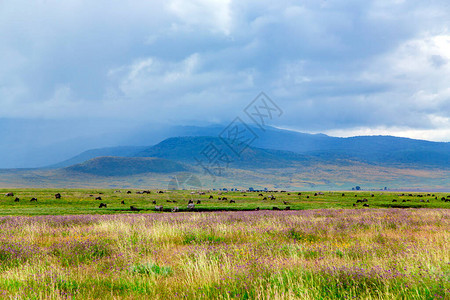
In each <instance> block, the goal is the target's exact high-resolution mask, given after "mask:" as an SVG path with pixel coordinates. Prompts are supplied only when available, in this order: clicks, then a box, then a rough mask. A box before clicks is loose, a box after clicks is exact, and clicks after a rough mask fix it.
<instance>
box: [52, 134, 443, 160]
mask: <svg viewBox="0 0 450 300" xmlns="http://www.w3.org/2000/svg"><path fill="white" fill-rule="evenodd" d="M220 129H221V128H220V127H206V128H203V131H202V128H201V127H182V128H180V129H179V130H178V132H182V133H187V134H188V133H191V134H194V135H192V136H181V137H174V138H168V139H165V140H163V141H162V142H160V143H158V144H156V145H154V146H147V147H146V146H126V147H109V148H100V149H94V150H89V151H86V152H83V153H81V154H79V155H77V156H75V157H73V158H71V159H69V160H66V161H64V162H61V163H58V164H55V165H52V166H51V167H52V168H58V167H65V166H70V165H72V164H76V163H80V162H83V161H85V160H88V159H91V158H95V157H99V156H119V157H160V158H166V159H172V160H176V161H183V162H190V163H192V162H193V161H194V157H196V156H198V155H199V154H200V153H201V151H202V150H203V149H204V148H205V147H206V146H208V145H209V144H210V143H213V144H216V145H223V144H224V142H223V141H222V140H221V139H219V138H218V137H217V135H218V134H219V133H220ZM258 130H259V129H257V128H254V131H255V132H258ZM213 132H216V133H217V134H216V135H215V136H211V135H210V136H202V135H201V134H202V133H208V134H211V133H213ZM222 148H224V149H227V147H222ZM275 150H281V151H278V152H277V151H275ZM228 153H229V151H228ZM255 156H257V157H258V158H259V159H260V160H268V161H270V160H277V161H279V162H289V161H290V160H294V161H297V160H300V161H304V162H306V161H311V160H312V161H314V160H319V161H334V160H337V159H346V160H353V161H359V162H365V163H369V164H377V165H395V166H416V167H437V168H450V143H442V142H429V141H423V140H415V139H408V138H399V137H393V136H358V137H350V138H337V137H331V136H327V135H324V134H307V133H299V132H295V131H289V130H282V129H277V128H273V127H267V129H266V131H265V132H261V131H260V130H259V132H258V138H257V139H256V140H255V141H254V142H253V143H252V144H251V145H250V148H249V151H246V152H245V153H243V157H239V158H238V159H237V161H238V162H239V163H240V164H245V165H247V162H251V161H252V159H254V157H255ZM254 167H257V166H254Z"/></svg>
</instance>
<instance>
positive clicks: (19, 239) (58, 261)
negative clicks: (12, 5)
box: [0, 208, 450, 299]
mask: <svg viewBox="0 0 450 300" xmlns="http://www.w3.org/2000/svg"><path fill="white" fill-rule="evenodd" d="M0 224H1V233H2V235H1V238H0V239H1V241H0V268H1V272H0V297H2V298H6V299H8V298H10V299H71V298H74V299H141V298H147V299H176V298H184V299H210V298H214V299H353V298H354V299H449V298H450V251H449V247H448V245H449V244H450V211H449V210H448V209H420V210H414V209H392V208H391V209H372V208H369V209H365V210H362V209H360V210H341V209H322V210H308V211H246V212H203V213H195V212H192V213H177V214H168V213H163V214H161V213H160V214H156V213H152V214H130V215H108V216H105V215H78V216H34V217H21V216H16V217H0Z"/></svg>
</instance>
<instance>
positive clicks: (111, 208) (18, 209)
mask: <svg viewBox="0 0 450 300" xmlns="http://www.w3.org/2000/svg"><path fill="white" fill-rule="evenodd" d="M114 191H115V190H112V189H1V190H0V214H1V215H70V214H124V213H125V214H126V213H136V211H132V210H131V209H130V206H134V207H136V208H137V209H139V211H138V213H151V212H155V204H153V203H152V202H153V201H156V205H162V206H163V208H164V211H166V212H169V211H171V209H172V208H174V207H178V208H179V210H180V211H181V212H182V211H188V209H187V203H188V201H189V200H192V201H193V202H194V204H195V209H194V211H221V210H228V211H239V210H255V209H256V208H260V209H262V210H272V209H273V208H274V207H277V208H279V209H280V210H284V209H286V207H289V208H290V209H291V210H305V209H321V208H333V209H339V208H350V209H363V206H362V203H356V201H357V200H361V199H367V200H368V202H367V204H369V206H370V207H371V208H450V202H444V201H442V200H441V198H442V197H444V198H446V197H447V195H448V194H445V193H409V192H408V193H402V192H380V191H378V192H359V191H358V192H355V191H352V192H344V193H345V196H342V192H323V195H317V196H314V194H315V193H316V192H302V194H301V196H299V195H298V192H284V193H281V192H278V193H270V192H269V193H262V194H263V197H267V198H269V196H270V195H272V194H273V195H274V196H275V197H276V199H275V200H263V197H261V196H259V194H260V193H259V192H218V191H211V192H205V195H200V194H198V193H196V192H195V193H194V194H191V193H193V192H191V191H165V193H163V194H159V193H157V190H152V191H151V193H150V194H136V192H137V191H138V190H131V191H132V193H131V194H127V193H126V191H127V190H122V192H121V193H115V192H114ZM7 192H14V197H6V196H5V194H6V193H7ZM56 193H61V195H62V198H61V199H55V197H54V194H56ZM372 194H373V195H374V196H373V197H372V196H371V195H372ZM401 194H404V195H403V196H399V195H401ZM90 195H92V196H90ZM210 195H213V197H214V199H209V196H210ZM409 195H411V196H409ZM418 195H422V196H423V197H418ZM428 195H429V196H428ZM432 195H434V196H432ZM16 197H19V198H20V201H19V202H14V199H15V198H16ZM33 197H35V198H37V199H38V201H37V202H30V199H31V198H33ZM96 197H101V198H102V200H95V198H96ZM218 197H221V198H223V197H226V198H227V200H225V201H224V200H218ZM435 198H437V199H435ZM393 199H396V200H397V202H393V201H392V200H393ZM198 200H200V202H201V203H200V204H196V203H197V201H198ZM230 200H234V201H235V203H230ZM122 201H124V202H125V204H121V202H122ZM175 201H176V202H175ZM403 201H405V202H403ZM427 201H428V202H427ZM100 203H105V204H107V207H106V208H99V207H98V206H99V204H100ZM285 203H286V204H285ZM353 204H357V206H356V207H354V206H353Z"/></svg>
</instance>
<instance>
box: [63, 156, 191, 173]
mask: <svg viewBox="0 0 450 300" xmlns="http://www.w3.org/2000/svg"><path fill="white" fill-rule="evenodd" d="M64 170H65V171H68V172H79V173H87V174H92V175H98V176H129V175H135V174H141V173H149V172H153V173H175V172H182V171H186V170H188V168H186V166H183V165H182V164H180V163H177V162H174V161H170V160H167V159H161V158H144V157H112V156H105V157H97V158H94V159H90V160H88V161H85V162H83V163H81V164H76V165H73V166H70V167H67V168H65V169H64Z"/></svg>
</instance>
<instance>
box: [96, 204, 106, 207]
mask: <svg viewBox="0 0 450 300" xmlns="http://www.w3.org/2000/svg"><path fill="white" fill-rule="evenodd" d="M102 207H106V203H100V205H99V206H98V208H102Z"/></svg>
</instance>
